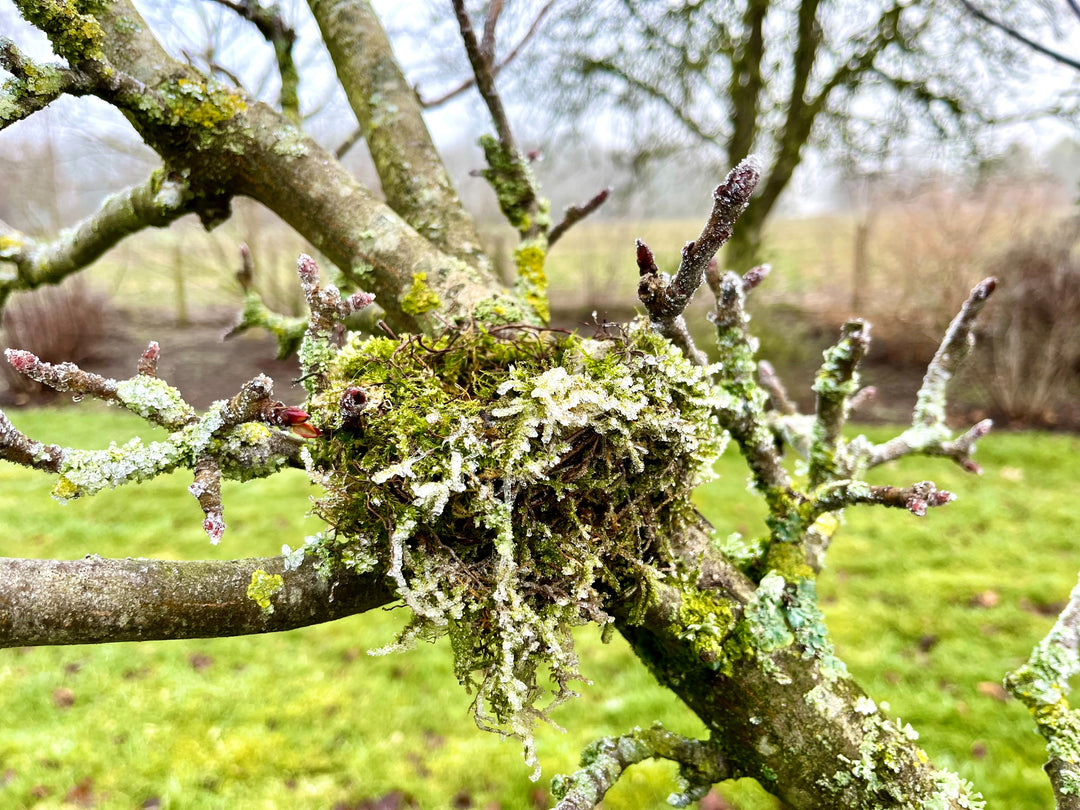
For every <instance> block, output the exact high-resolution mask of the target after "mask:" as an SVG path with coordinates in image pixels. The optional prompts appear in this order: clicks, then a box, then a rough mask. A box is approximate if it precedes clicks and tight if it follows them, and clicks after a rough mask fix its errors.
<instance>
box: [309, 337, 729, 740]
mask: <svg viewBox="0 0 1080 810" xmlns="http://www.w3.org/2000/svg"><path fill="white" fill-rule="evenodd" d="M323 368H324V373H325V386H324V387H323V388H321V389H320V390H319V392H318V393H317V394H315V395H314V396H313V397H312V398H310V399H309V401H308V403H307V405H306V410H307V411H308V412H309V413H310V414H311V415H312V421H313V422H314V423H315V424H316V425H317V426H318V427H319V428H321V429H322V431H323V436H322V438H321V439H320V441H318V442H314V443H312V445H311V446H310V448H309V450H310V458H309V465H308V466H309V470H310V472H311V475H312V477H313V479H314V480H315V481H316V482H318V483H319V484H320V485H322V486H323V487H324V488H325V490H326V496H325V497H324V498H323V499H322V500H320V501H319V502H318V504H317V507H316V511H317V513H318V514H319V515H320V516H321V517H322V518H323V519H324V520H326V522H327V523H328V524H329V527H330V532H329V535H330V537H332V540H324V541H323V542H321V543H320V544H319V546H318V549H321V550H322V551H323V552H324V553H328V554H330V555H332V556H334V557H336V558H338V559H339V560H340V561H342V562H345V561H348V560H349V559H350V558H351V559H361V560H365V561H367V560H370V559H371V557H375V558H377V559H378V560H379V564H380V565H381V566H382V567H383V568H384V569H385V570H387V572H388V575H389V576H390V577H391V578H393V579H394V581H395V582H396V583H397V587H398V591H399V593H400V595H401V597H402V598H403V599H404V601H405V602H406V604H408V605H409V607H410V608H411V609H412V611H413V619H412V622H411V623H410V625H409V627H408V628H407V629H406V631H405V632H404V634H403V636H402V637H401V639H399V641H400V643H401V644H408V643H411V642H412V640H414V639H416V638H432V637H435V636H439V635H447V636H449V638H450V642H451V646H452V648H453V651H454V656H455V668H456V672H457V675H458V677H459V679H460V680H461V681H462V682H463V683H465V684H466V685H467V686H468V687H469V688H470V689H473V690H476V692H477V700H476V702H475V709H476V715H477V719H478V721H479V722H480V723H481V724H484V725H498V726H500V727H501V728H502V729H503V730H504V731H508V732H510V733H513V734H516V735H518V736H520V737H522V738H523V739H524V740H526V746H527V750H530V751H531V743H529V742H528V741H529V740H531V733H532V732H531V730H532V724H533V722H534V720H535V719H536V718H537V717H539V716H542V715H543V713H544V708H543V707H541V706H539V705H538V702H539V701H540V698H541V695H542V690H541V689H540V688H539V687H538V684H537V681H538V677H539V673H540V672H541V671H542V670H543V668H544V667H545V666H546V667H547V671H548V672H549V675H550V678H551V680H552V683H553V694H552V696H551V698H550V700H551V701H552V702H553V703H557V702H559V701H561V700H564V699H566V698H567V697H569V696H571V695H572V694H573V693H572V692H571V690H570V687H569V684H570V683H571V682H572V681H573V680H574V679H577V678H578V677H579V676H578V673H577V660H576V657H575V655H574V651H573V644H572V639H571V636H570V629H571V628H572V627H574V626H576V625H579V624H582V623H583V622H587V621H596V622H598V623H601V624H604V623H606V622H607V621H608V614H607V612H606V603H607V600H608V599H609V598H610V597H611V596H615V597H617V598H620V599H626V598H627V597H628V596H629V595H630V594H631V593H632V594H634V596H633V597H632V598H634V599H639V600H640V599H644V598H645V596H646V595H647V592H648V587H649V581H650V576H653V575H654V574H650V573H649V572H655V571H663V570H669V569H671V568H672V567H674V566H676V565H677V563H676V560H675V555H673V554H672V553H671V552H670V550H669V549H668V548H667V547H666V545H665V538H666V537H668V536H670V533H671V532H672V531H673V530H674V529H676V528H677V526H678V525H679V524H681V523H682V522H683V521H687V520H692V519H693V514H694V513H693V507H692V505H691V503H690V492H691V490H692V489H693V487H694V486H695V485H696V484H697V482H698V481H699V480H701V478H702V477H703V476H705V475H707V474H708V471H709V470H710V468H711V464H712V462H713V460H714V459H715V458H716V457H717V455H718V454H719V453H720V452H721V451H722V449H723V446H724V443H725V435H724V433H723V431H722V430H721V429H720V428H719V426H718V425H717V423H716V420H715V417H714V416H713V408H714V406H715V400H714V389H713V388H712V386H711V385H710V384H709V382H708V380H707V378H706V376H705V374H704V372H703V371H702V370H701V369H699V368H697V367H695V366H693V365H691V364H690V363H689V362H688V361H687V360H686V359H685V358H684V357H683V356H682V355H681V354H680V353H679V352H678V350H677V349H675V348H673V347H672V346H671V345H670V344H669V343H668V342H667V341H665V340H663V339H662V338H659V337H657V336H656V335H654V334H652V333H651V332H649V331H648V330H647V329H646V328H644V327H639V326H634V327H631V328H630V329H628V331H627V332H626V334H625V335H623V336H620V337H619V338H618V339H611V340H588V339H581V338H578V337H570V336H555V335H551V334H548V333H543V332H533V333H526V334H518V335H512V336H508V337H507V338H503V337H500V336H498V335H497V334H492V333H488V332H486V331H483V330H471V331H465V332H458V331H452V332H449V333H447V334H446V335H444V336H442V337H441V338H438V339H435V340H432V341H431V342H430V343H428V342H425V341H423V340H421V339H418V338H409V337H406V338H403V339H401V340H390V339H387V338H381V337H380V338H368V339H363V338H360V337H353V338H351V339H350V341H349V342H348V343H347V344H346V345H345V347H344V348H343V349H341V350H340V351H339V352H337V353H336V354H334V355H333V357H332V358H331V359H330V361H329V363H328V364H327V365H325V366H324V367H323ZM343 403H345V404H346V405H347V406H348V407H345V406H343ZM318 549H317V550H318ZM624 589H627V592H626V593H625V594H624V593H623V590H624ZM703 619H704V616H703ZM703 627H704V624H703ZM702 632H703V633H704V632H705V631H704V630H702Z"/></svg>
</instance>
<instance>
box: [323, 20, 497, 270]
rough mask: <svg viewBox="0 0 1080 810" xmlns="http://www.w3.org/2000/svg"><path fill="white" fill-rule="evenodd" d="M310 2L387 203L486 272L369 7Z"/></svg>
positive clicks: (418, 111)
mask: <svg viewBox="0 0 1080 810" xmlns="http://www.w3.org/2000/svg"><path fill="white" fill-rule="evenodd" d="M308 5H309V6H310V8H311V11H312V13H313V14H314V15H315V20H316V22H318V24H319V29H320V30H321V31H322V34H323V39H324V41H325V42H326V46H327V48H328V49H329V51H330V57H331V59H333V61H334V67H335V69H336V70H337V75H338V79H339V80H340V81H341V85H342V87H343V88H344V89H345V95H346V97H347V98H348V99H349V106H350V107H351V108H352V110H353V113H354V114H355V115H356V120H357V121H358V122H359V124H360V128H359V131H360V134H361V135H362V137H363V138H364V140H365V141H366V142H367V145H368V149H369V150H370V152H371V157H372V159H373V161H374V163H375V169H376V171H378V173H379V179H380V181H381V183H382V189H383V193H384V194H385V195H386V202H387V204H388V205H389V206H390V207H391V208H393V209H394V210H395V211H396V212H397V213H398V214H399V215H400V216H401V218H402V219H404V220H405V221H406V222H408V223H409V224H410V225H411V226H412V227H413V228H415V229H416V230H417V231H418V232H419V233H420V234H421V235H423V236H425V237H426V238H428V239H429V240H430V241H431V242H432V244H434V245H435V246H437V247H438V248H439V249H441V250H443V251H445V252H446V253H448V254H449V255H451V256H456V257H457V258H460V259H462V260H464V261H466V262H468V263H470V264H473V265H477V266H480V267H483V268H484V269H488V267H489V262H488V260H487V258H486V257H485V256H484V255H483V252H482V250H481V247H480V237H479V234H478V233H477V231H476V227H475V224H474V223H473V221H472V218H471V217H470V216H469V214H468V212H467V211H466V210H465V207H464V205H463V204H462V202H461V200H460V199H459V198H458V195H457V192H456V191H455V190H454V186H453V183H452V182H451V181H450V176H449V175H448V174H447V172H446V168H445V167H444V166H443V163H442V159H441V158H440V157H439V153H438V151H436V149H435V144H434V143H433V142H432V140H431V135H430V134H429V133H428V130H427V126H426V125H425V124H424V119H423V113H422V110H421V107H420V103H419V100H418V99H417V97H416V93H415V92H414V91H413V89H412V87H411V86H410V85H409V83H408V82H407V81H406V79H405V76H404V74H403V73H402V71H401V67H400V66H399V65H398V63H397V60H396V59H395V58H394V53H393V50H392V49H391V46H390V40H389V39H388V38H387V36H386V32H385V31H384V30H383V28H382V25H381V23H380V22H379V18H378V16H377V15H376V14H375V11H374V9H372V7H371V5H370V3H368V2H366V1H365V2H351V1H350V2H345V1H344V0H309V3H308ZM339 152H340V153H341V154H344V152H343V151H342V150H341V149H340V148H339Z"/></svg>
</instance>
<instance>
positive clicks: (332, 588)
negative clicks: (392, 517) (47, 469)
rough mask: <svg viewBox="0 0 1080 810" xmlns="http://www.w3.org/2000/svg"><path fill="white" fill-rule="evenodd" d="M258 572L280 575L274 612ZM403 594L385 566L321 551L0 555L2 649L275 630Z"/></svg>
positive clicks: (375, 604) (349, 612) (366, 607)
mask: <svg viewBox="0 0 1080 810" xmlns="http://www.w3.org/2000/svg"><path fill="white" fill-rule="evenodd" d="M257 572H262V573H263V574H266V575H269V576H271V577H272V576H279V577H281V583H280V586H279V587H278V588H277V589H276V590H275V591H274V592H273V593H270V594H268V595H267V598H268V599H269V600H270V602H271V604H272V606H273V608H274V610H273V612H269V611H267V610H265V609H262V608H260V606H259V605H258V604H257V603H256V602H255V601H254V600H253V599H252V598H251V597H250V596H249V590H250V589H251V583H252V580H253V578H254V577H256V575H257ZM393 599H394V594H393V591H392V589H391V588H390V586H389V585H388V584H387V581H386V578H385V576H384V575H383V574H382V573H381V572H375V571H373V572H369V573H355V572H352V571H349V570H345V569H342V570H335V571H333V572H331V573H328V572H327V571H326V570H325V569H324V568H321V567H320V566H319V565H318V563H317V560H316V559H315V558H312V559H310V560H309V559H305V560H304V562H303V563H302V564H300V565H298V566H291V565H290V562H289V560H288V559H286V558H284V557H268V558H262V559H245V560H229V561H224V562H215V561H199V562H187V561H177V560H144V559H134V558H130V557H129V558H127V559H123V560H113V559H103V558H101V557H97V556H93V555H91V556H88V557H86V558H85V559H80V560H22V559H12V558H6V557H5V558H0V648H5V647H28V646H36V645H44V644H101V643H105V642H111V641H148V640H151V639H180V638H216V637H221V636H237V635H245V634H251V633H272V632H278V631H281V630H292V629H294V628H297V627H305V626H307V625H312V624H319V623H321V622H328V621H333V620H334V619H339V618H342V617H344V616H350V615H353V614H356V613H363V612H364V611H367V610H372V609H374V608H377V607H381V606H382V605H386V604H388V603H389V602H391V601H392V600H393Z"/></svg>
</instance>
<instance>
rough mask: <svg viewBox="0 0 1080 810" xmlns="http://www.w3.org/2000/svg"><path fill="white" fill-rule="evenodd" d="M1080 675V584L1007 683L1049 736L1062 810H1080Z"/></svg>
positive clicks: (1052, 780) (1048, 767)
mask: <svg viewBox="0 0 1080 810" xmlns="http://www.w3.org/2000/svg"><path fill="white" fill-rule="evenodd" d="M1078 673H1080V584H1077V585H1076V587H1074V588H1073V590H1072V593H1070V594H1069V601H1068V602H1067V603H1066V605H1065V607H1064V608H1063V609H1062V611H1061V613H1060V614H1059V615H1058V618H1057V621H1055V622H1054V626H1053V627H1052V628H1050V632H1049V633H1047V634H1046V637H1045V638H1043V640H1042V641H1040V642H1039V643H1038V645H1036V647H1035V649H1034V650H1033V651H1032V653H1031V657H1030V658H1029V659H1028V661H1027V663H1026V664H1024V665H1023V666H1021V667H1019V668H1018V669H1016V670H1014V671H1013V672H1010V673H1009V674H1008V675H1007V676H1006V678H1005V686H1006V688H1007V689H1008V690H1009V693H1010V694H1012V696H1013V697H1015V698H1016V699H1017V700H1019V701H1021V702H1022V703H1023V704H1024V706H1026V707H1027V709H1028V711H1030V712H1031V716H1032V718H1034V720H1035V726H1036V728H1037V729H1038V732H1039V734H1041V735H1042V736H1043V738H1044V739H1045V740H1046V753H1047V755H1048V756H1049V758H1050V759H1049V761H1048V762H1047V763H1046V765H1045V766H1044V769H1045V770H1046V772H1047V774H1048V775H1049V776H1050V783H1051V785H1052V787H1053V789H1054V798H1055V799H1056V801H1057V807H1058V810H1076V808H1080V711H1078V710H1076V709H1074V708H1072V707H1071V706H1070V705H1069V699H1068V698H1069V692H1070V691H1071V690H1070V687H1069V680H1070V679H1071V678H1073V677H1074V676H1076V675H1077V674H1078Z"/></svg>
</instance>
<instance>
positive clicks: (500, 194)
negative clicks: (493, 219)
mask: <svg viewBox="0 0 1080 810" xmlns="http://www.w3.org/2000/svg"><path fill="white" fill-rule="evenodd" d="M480 147H481V148H482V149H483V150H484V158H485V159H486V160H487V164H488V168H486V169H484V171H483V175H484V179H485V180H487V181H488V183H490V184H491V187H492V188H493V189H494V190H495V197H496V199H498V201H499V210H501V211H502V212H503V215H504V216H505V217H506V219H507V221H508V222H509V223H510V224H511V225H513V226H514V227H515V228H516V229H517V230H518V232H520V233H523V234H524V233H525V232H527V231H528V230H529V229H530V228H531V227H532V226H533V225H534V224H537V223H534V222H533V220H532V209H533V204H534V203H535V202H536V183H535V181H534V180H533V177H532V172H531V171H530V170H529V166H528V164H526V163H525V161H524V160H522V159H521V155H519V154H516V153H515V152H513V151H511V150H509V149H507V148H506V147H505V146H503V145H502V144H501V143H500V142H499V140H498V139H497V138H494V137H492V136H491V135H483V136H481V138H480Z"/></svg>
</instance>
